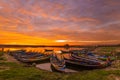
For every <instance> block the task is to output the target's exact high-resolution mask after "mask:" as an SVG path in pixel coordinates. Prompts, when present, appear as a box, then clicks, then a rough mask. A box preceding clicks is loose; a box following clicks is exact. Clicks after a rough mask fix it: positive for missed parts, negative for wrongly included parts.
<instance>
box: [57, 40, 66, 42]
mask: <svg viewBox="0 0 120 80" xmlns="http://www.w3.org/2000/svg"><path fill="white" fill-rule="evenodd" d="M55 42H67V40H56V41H55Z"/></svg>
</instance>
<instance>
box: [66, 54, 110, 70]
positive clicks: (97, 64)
mask: <svg viewBox="0 0 120 80" xmlns="http://www.w3.org/2000/svg"><path fill="white" fill-rule="evenodd" d="M64 58H65V57H64ZM65 62H66V64H67V63H68V64H73V65H78V66H83V67H88V68H103V67H107V66H108V65H109V62H106V61H102V60H99V59H90V58H87V57H82V56H81V57H78V56H75V55H72V54H71V56H70V57H69V58H65Z"/></svg>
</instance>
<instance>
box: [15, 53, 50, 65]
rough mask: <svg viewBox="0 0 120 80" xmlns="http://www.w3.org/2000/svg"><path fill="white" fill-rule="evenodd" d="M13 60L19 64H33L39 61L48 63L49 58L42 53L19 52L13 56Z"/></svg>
mask: <svg viewBox="0 0 120 80" xmlns="http://www.w3.org/2000/svg"><path fill="white" fill-rule="evenodd" d="M14 58H15V59H17V60H19V61H21V62H25V63H33V62H40V61H49V58H50V56H47V55H44V54H42V53H34V52H29V53H28V52H21V53H16V54H14Z"/></svg>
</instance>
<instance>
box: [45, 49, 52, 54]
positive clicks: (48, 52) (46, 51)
mask: <svg viewBox="0 0 120 80" xmlns="http://www.w3.org/2000/svg"><path fill="white" fill-rule="evenodd" d="M53 53H54V50H53V49H45V50H44V52H43V54H46V55H51V54H53Z"/></svg>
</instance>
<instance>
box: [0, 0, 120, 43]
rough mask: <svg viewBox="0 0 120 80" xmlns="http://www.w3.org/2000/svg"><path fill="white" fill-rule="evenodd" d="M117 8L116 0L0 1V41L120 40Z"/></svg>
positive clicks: (118, 1)
mask: <svg viewBox="0 0 120 80" xmlns="http://www.w3.org/2000/svg"><path fill="white" fill-rule="evenodd" d="M119 9H120V0H0V31H1V34H0V40H1V42H0V44H15V43H16V44H66V43H69V44H92V43H93V44H113V43H115V44H116V43H120V41H119V40H120V37H119V35H120V32H119V30H120V15H119V14H120V10H119ZM33 36H34V37H33ZM59 41H62V43H59Z"/></svg>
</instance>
